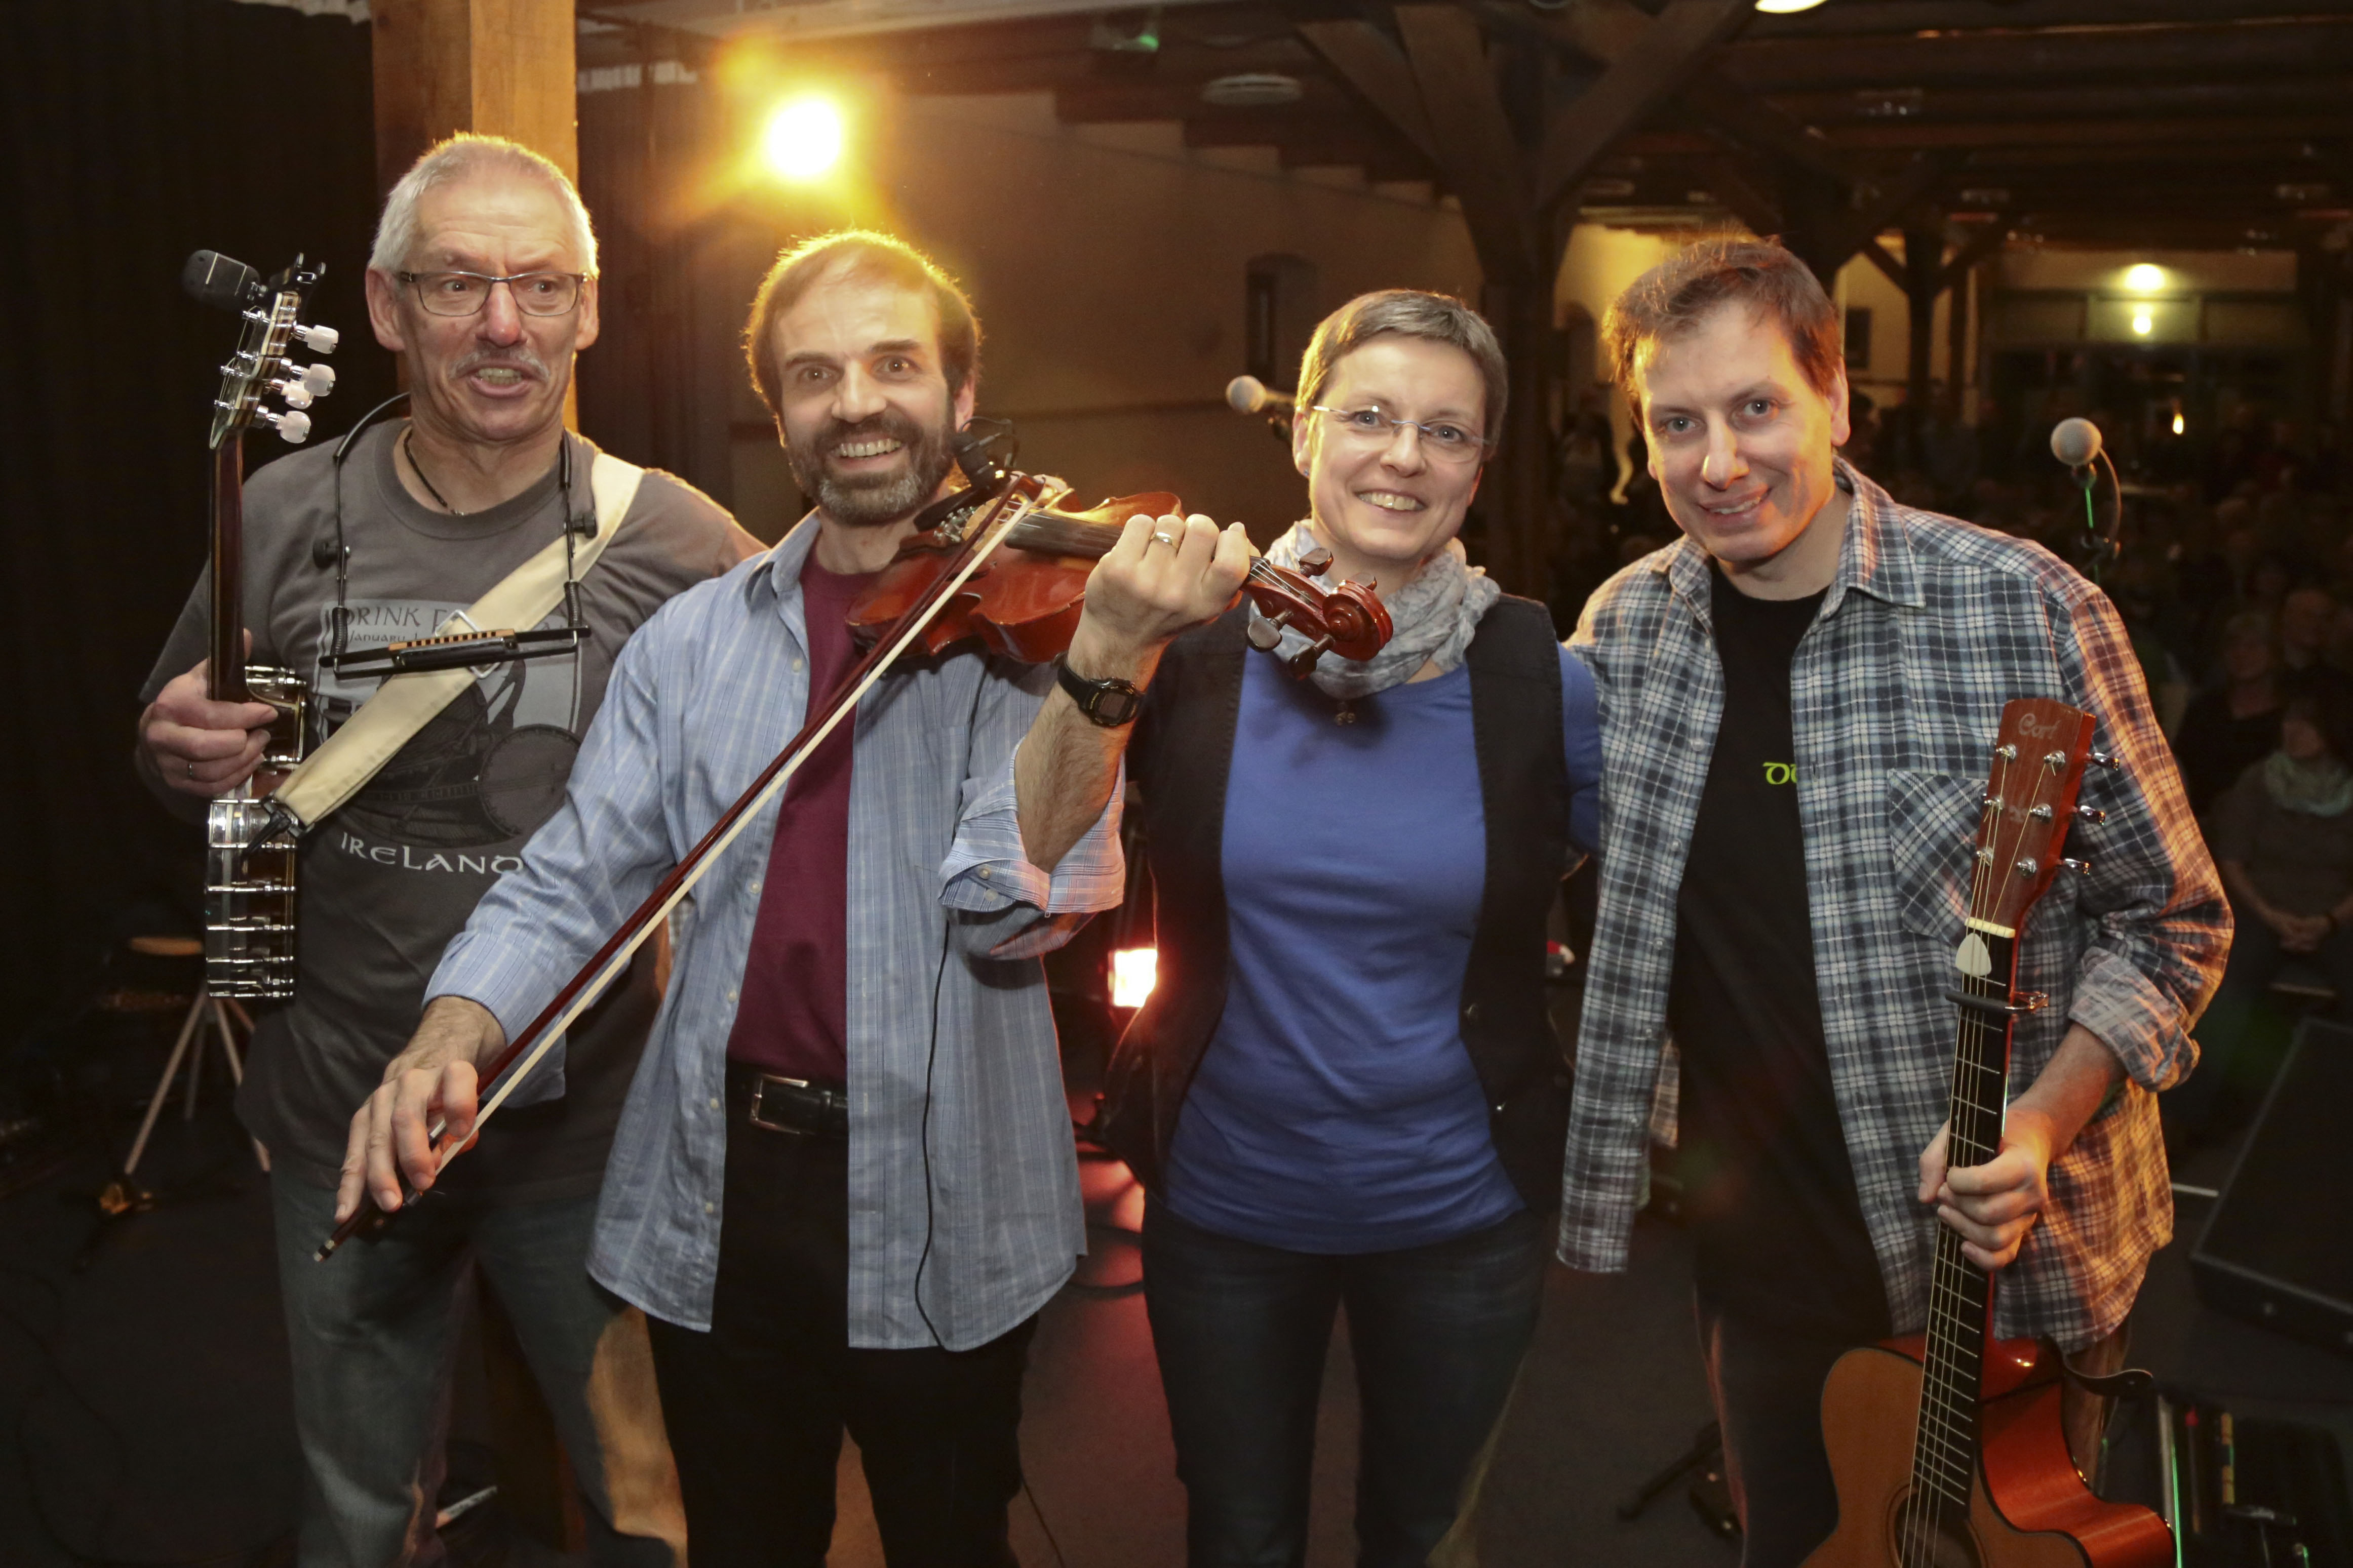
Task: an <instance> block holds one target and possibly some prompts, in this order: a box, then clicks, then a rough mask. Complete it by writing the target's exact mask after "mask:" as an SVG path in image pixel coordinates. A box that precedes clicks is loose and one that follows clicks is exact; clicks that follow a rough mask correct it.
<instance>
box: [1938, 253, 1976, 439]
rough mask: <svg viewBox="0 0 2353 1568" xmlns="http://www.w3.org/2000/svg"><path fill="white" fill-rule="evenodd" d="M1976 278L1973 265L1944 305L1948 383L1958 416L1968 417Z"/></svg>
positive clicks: (1958, 279)
mask: <svg viewBox="0 0 2353 1568" xmlns="http://www.w3.org/2000/svg"><path fill="white" fill-rule="evenodd" d="M1976 277H1977V268H1974V267H1971V268H1965V269H1963V270H1962V271H1961V272H1960V273H1959V274H1958V275H1957V276H1956V277H1955V278H1954V279H1953V285H1952V299H1951V300H1949V301H1948V302H1947V304H1946V306H1945V312H1946V313H1945V385H1946V386H1947V388H1949V389H1950V390H1951V392H1952V395H1953V417H1954V418H1956V419H1964V420H1965V419H1966V418H1967V416H1968V408H1969V401H1968V390H1969V303H1970V300H1969V293H1970V285H1971V282H1972V281H1973V280H1974V279H1975V278H1976Z"/></svg>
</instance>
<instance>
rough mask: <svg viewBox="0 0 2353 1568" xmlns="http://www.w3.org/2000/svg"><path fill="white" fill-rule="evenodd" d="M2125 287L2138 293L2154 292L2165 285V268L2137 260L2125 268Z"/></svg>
mask: <svg viewBox="0 0 2353 1568" xmlns="http://www.w3.org/2000/svg"><path fill="white" fill-rule="evenodd" d="M2125 287H2126V288H2127V289H2131V290H2132V291H2133V292H2134V293H2136V294H2154V293H2156V292H2157V291H2158V289H2162V288H2164V287H2165V268H2162V267H2154V266H2151V265H2150V264H2149V263H2147V262H2146V261H2142V262H2137V263H2135V264H2134V265H2133V266H2130V267H2127V268H2125Z"/></svg>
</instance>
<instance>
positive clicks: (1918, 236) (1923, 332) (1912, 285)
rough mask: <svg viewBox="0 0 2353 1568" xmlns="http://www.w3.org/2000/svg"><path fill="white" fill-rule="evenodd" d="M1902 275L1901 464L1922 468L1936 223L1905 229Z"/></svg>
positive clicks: (1939, 240)
mask: <svg viewBox="0 0 2353 1568" xmlns="http://www.w3.org/2000/svg"><path fill="white" fill-rule="evenodd" d="M1904 273H1905V284H1904V298H1905V303H1906V305H1907V307H1908V308H1907V309H1906V310H1905V325H1906V326H1907V327H1908V328H1910V334H1909V338H1908V340H1907V342H1908V348H1907V358H1906V360H1905V382H1904V437H1905V447H1906V458H1905V460H1906V461H1907V462H1909V463H1910V464H1911V465H1912V466H1913V467H1915V468H1923V467H1926V462H1927V454H1926V450H1925V443H1924V440H1923V437H1925V436H1926V433H1927V421H1928V380H1929V376H1928V372H1929V369H1930V365H1929V356H1930V354H1931V353H1933V352H1934V349H1935V345H1936V296H1937V295H1938V294H1940V293H1942V292H1943V291H1944V287H1945V277H1944V273H1945V236H1944V232H1943V230H1942V228H1941V227H1940V226H1938V225H1936V224H1933V223H1916V224H1907V225H1905V229H1904Z"/></svg>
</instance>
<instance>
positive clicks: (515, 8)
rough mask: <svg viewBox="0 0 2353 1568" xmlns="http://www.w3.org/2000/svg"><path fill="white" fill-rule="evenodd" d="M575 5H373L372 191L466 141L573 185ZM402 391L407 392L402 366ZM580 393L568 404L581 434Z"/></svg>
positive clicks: (441, 1)
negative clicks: (526, 158)
mask: <svg viewBox="0 0 2353 1568" xmlns="http://www.w3.org/2000/svg"><path fill="white" fill-rule="evenodd" d="M573 4H574V0H375V5H374V7H373V8H372V9H371V11H370V13H369V15H370V16H371V19H372V23H373V26H372V33H371V45H372V47H373V50H374V64H375V184H376V193H377V195H384V194H385V193H386V192H388V191H390V190H391V189H392V187H393V184H394V183H395V182H396V181H397V180H398V179H399V178H400V176H401V175H403V174H406V173H407V172H408V166H409V165H410V164H412V163H416V162H417V157H418V155H419V154H421V153H423V152H424V151H425V150H426V149H427V147H430V146H432V145H433V143H435V142H438V141H440V140H441V139H442V138H443V137H445V136H449V135H453V134H455V133H456V132H460V131H477V132H481V133H482V134H483V135H486V136H504V137H506V138H507V139H508V140H510V141H513V142H522V144H523V145H524V146H526V147H528V148H530V149H531V150H532V151H533V152H534V153H539V154H540V155H541V156H542V157H544V158H546V159H548V160H549V161H550V162H552V163H554V165H555V166H556V167H557V168H559V169H561V170H563V171H564V172H565V174H567V175H569V176H570V177H571V178H572V180H573V181H574V182H575V184H576V183H577V182H578V181H579V178H580V121H579V113H578V99H577V93H576V91H575V88H576V85H577V82H578V74H579V73H578V71H577V69H576V68H575V65H574V63H573V62H574V58H575V49H574V41H575V37H576V36H577V31H578V24H577V22H575V19H574V16H573ZM400 384H401V385H403V386H406V385H407V384H408V366H407V363H406V361H405V360H404V361H403V362H402V364H401V369H400ZM579 406H580V387H579V384H578V383H577V382H576V381H575V383H574V384H572V385H571V386H570V387H568V388H566V389H565V394H564V422H565V424H566V425H570V426H577V425H578V424H579Z"/></svg>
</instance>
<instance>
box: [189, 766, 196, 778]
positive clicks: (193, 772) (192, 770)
mask: <svg viewBox="0 0 2353 1568" xmlns="http://www.w3.org/2000/svg"><path fill="white" fill-rule="evenodd" d="M188 776H189V777H190V778H192V779H193V778H195V776H196V764H195V763H189V764H188Z"/></svg>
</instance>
